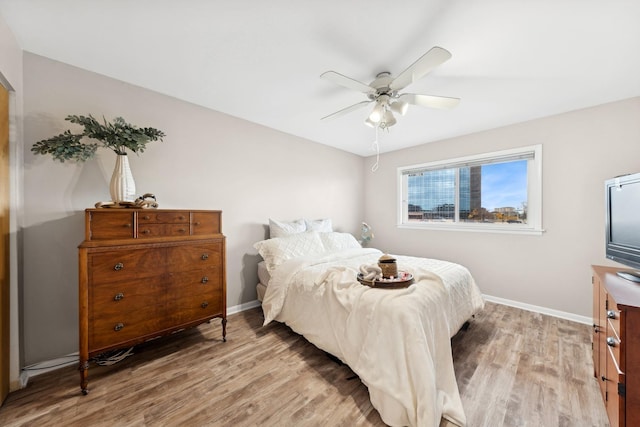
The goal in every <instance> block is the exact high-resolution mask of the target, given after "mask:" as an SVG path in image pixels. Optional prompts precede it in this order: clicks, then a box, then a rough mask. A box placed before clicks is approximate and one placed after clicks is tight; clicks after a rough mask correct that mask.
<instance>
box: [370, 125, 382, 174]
mask: <svg viewBox="0 0 640 427" xmlns="http://www.w3.org/2000/svg"><path fill="white" fill-rule="evenodd" d="M371 148H372V149H374V150H375V151H376V162H375V163H374V164H373V166H371V172H375V171H377V170H378V163H379V162H380V144H378V126H376V140H375V141H373V145H372V147H371Z"/></svg>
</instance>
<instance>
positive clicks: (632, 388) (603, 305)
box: [591, 266, 640, 427]
mask: <svg viewBox="0 0 640 427" xmlns="http://www.w3.org/2000/svg"><path fill="white" fill-rule="evenodd" d="M621 270H622V269H620V268H614V267H602V266H592V273H593V275H592V278H591V281H592V283H593V365H594V370H595V376H596V378H597V379H598V382H599V384H600V391H601V392H602V398H603V399H604V402H605V407H606V409H607V415H608V417H609V422H610V424H611V426H612V427H617V426H629V427H632V426H637V425H640V283H635V282H631V281H629V280H626V279H623V278H621V277H619V276H617V275H616V273H617V272H618V271H621Z"/></svg>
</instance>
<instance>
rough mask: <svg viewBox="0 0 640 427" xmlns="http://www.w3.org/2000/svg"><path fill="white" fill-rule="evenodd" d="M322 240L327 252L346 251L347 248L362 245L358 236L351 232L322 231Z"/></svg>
mask: <svg viewBox="0 0 640 427" xmlns="http://www.w3.org/2000/svg"><path fill="white" fill-rule="evenodd" d="M320 240H321V241H322V245H323V246H324V249H325V251H327V252H335V251H344V250H346V249H354V248H361V247H362V245H361V244H360V243H358V241H357V240H356V238H355V237H353V235H351V234H349V233H336V232H332V233H320Z"/></svg>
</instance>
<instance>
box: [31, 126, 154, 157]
mask: <svg viewBox="0 0 640 427" xmlns="http://www.w3.org/2000/svg"><path fill="white" fill-rule="evenodd" d="M102 119H103V121H104V123H100V122H98V121H97V120H96V119H95V118H93V116H91V115H89V116H75V115H70V116H67V117H66V118H65V120H67V121H69V122H71V123H75V124H78V125H81V126H83V127H84V131H83V132H82V133H76V134H74V133H71V131H70V130H66V131H64V133H61V134H60V135H57V136H54V137H51V138H48V139H44V140H42V141H38V142H36V143H35V144H33V147H31V151H32V152H34V153H35V154H43V155H45V154H50V155H51V156H53V158H54V160H59V161H60V162H62V163H64V161H65V160H75V161H78V162H84V161H85V160H88V159H90V158H92V157H93V156H94V155H95V153H96V151H97V150H98V148H100V147H103V148H108V149H109V150H112V151H113V152H115V153H116V154H127V150H130V151H132V152H134V153H142V152H144V150H145V148H146V145H147V143H149V142H150V141H157V140H160V141H162V138H163V137H164V136H165V134H164V132H162V131H160V130H158V129H154V128H150V127H146V128H139V127H136V126H134V125H131V124H129V123H127V122H125V120H124V119H123V118H122V117H116V118H115V119H114V120H113V123H110V122H108V121H107V120H106V119H105V118H104V117H103V118H102ZM84 138H88V139H90V140H94V141H97V142H92V141H89V142H86V141H83V139H84Z"/></svg>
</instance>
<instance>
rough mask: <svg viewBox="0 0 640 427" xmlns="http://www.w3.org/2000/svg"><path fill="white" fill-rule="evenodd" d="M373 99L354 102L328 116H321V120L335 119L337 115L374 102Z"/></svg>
mask: <svg viewBox="0 0 640 427" xmlns="http://www.w3.org/2000/svg"><path fill="white" fill-rule="evenodd" d="M372 102H373V101H361V102H358V103H357V104H353V105H351V106H349V107H347V108H343V109H342V110H338V111H336V112H335V113H331V114H329V115H328V116H324V117H323V118H321V119H320V120H327V119H335V118H336V117H339V116H342V115H344V114H347V113H350V112H352V111H355V110H357V109H359V108H362V107H364V106H365V105H367V104H370V103H372Z"/></svg>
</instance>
